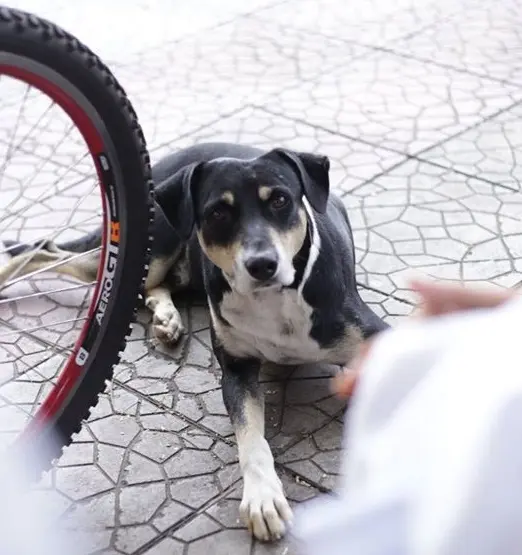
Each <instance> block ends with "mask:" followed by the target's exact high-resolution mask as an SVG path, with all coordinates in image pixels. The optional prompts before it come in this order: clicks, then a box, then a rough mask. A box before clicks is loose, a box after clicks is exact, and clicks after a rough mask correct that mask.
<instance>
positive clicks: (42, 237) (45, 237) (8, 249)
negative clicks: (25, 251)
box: [0, 213, 102, 254]
mask: <svg viewBox="0 0 522 555" xmlns="http://www.w3.org/2000/svg"><path fill="white" fill-rule="evenodd" d="M101 216H102V214H101V213H97V214H92V215H91V216H89V217H87V218H84V219H83V220H80V221H79V222H74V225H75V226H78V225H82V224H85V223H88V222H91V221H92V220H94V219H95V218H101ZM70 228H71V225H70V224H65V225H62V226H61V227H59V228H58V229H57V230H56V231H58V232H62V231H65V230H67V229H70ZM51 235H52V233H46V234H45V235H40V236H39V237H37V238H36V239H33V244H38V243H39V242H41V241H48V240H49V239H50V237H51ZM23 244H24V243H22V242H17V243H15V244H13V245H11V246H10V247H6V248H4V249H2V250H0V254H8V253H10V252H11V251H13V250H15V249H17V248H18V247H20V246H22V245H23Z"/></svg>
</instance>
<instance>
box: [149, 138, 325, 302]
mask: <svg viewBox="0 0 522 555" xmlns="http://www.w3.org/2000/svg"><path fill="white" fill-rule="evenodd" d="M329 167H330V164H329V160H328V158H327V157H325V156H319V155H315V154H307V153H297V152H293V151H289V150H285V149H274V150H271V151H270V152H268V153H266V154H263V155H262V156H259V157H257V158H253V159H250V160H238V159H235V158H218V159H215V160H212V161H210V162H200V163H195V164H192V165H190V166H187V167H185V168H183V169H182V170H180V171H179V172H178V173H177V174H176V175H174V176H173V178H172V180H169V181H171V182H170V183H169V186H168V187H166V186H165V185H166V184H165V185H163V186H162V189H163V190H164V191H167V190H168V189H170V190H171V194H170V195H169V194H161V195H158V203H159V204H160V205H161V207H162V209H163V211H164V212H165V215H166V217H167V219H168V220H169V221H170V223H171V225H172V226H173V227H174V228H175V229H176V230H177V232H178V233H179V234H180V235H181V237H182V238H183V239H188V237H189V236H190V234H191V233H192V230H193V228H194V226H196V231H197V235H198V239H199V242H200V245H201V248H202V249H203V251H204V253H205V254H206V255H207V257H208V258H209V259H210V260H211V261H212V262H213V263H214V264H215V265H216V266H218V267H219V268H221V270H222V271H223V273H224V275H225V277H226V278H227V280H228V281H229V283H230V285H231V286H232V287H233V288H234V289H236V290H237V291H239V292H241V293H243V294H247V293H249V292H251V291H255V290H258V289H262V288H267V287H272V286H273V287H281V286H284V285H290V284H291V283H292V282H293V280H294V273H295V270H294V266H293V258H294V256H295V255H296V254H297V253H298V252H299V250H300V248H301V246H302V244H303V241H304V239H305V236H306V232H307V215H306V209H305V204H304V203H305V200H304V199H305V198H306V199H307V201H308V203H309V206H311V207H312V208H313V209H314V210H315V211H317V212H319V213H322V212H324V211H325V210H326V204H327V200H328V193H329V179H328V170H329ZM175 191H177V193H175Z"/></svg>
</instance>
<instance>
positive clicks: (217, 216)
mask: <svg viewBox="0 0 522 555" xmlns="http://www.w3.org/2000/svg"><path fill="white" fill-rule="evenodd" d="M209 216H210V218H211V219H212V220H216V221H221V220H224V219H226V218H227V217H228V211H227V210H226V209H225V208H223V207H221V206H216V207H215V208H214V209H213V210H212V211H211V212H210V214H209Z"/></svg>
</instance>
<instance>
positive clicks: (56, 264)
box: [0, 247, 101, 291]
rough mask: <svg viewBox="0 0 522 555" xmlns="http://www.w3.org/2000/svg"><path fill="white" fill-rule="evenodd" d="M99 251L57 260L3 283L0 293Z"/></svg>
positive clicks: (96, 249)
mask: <svg viewBox="0 0 522 555" xmlns="http://www.w3.org/2000/svg"><path fill="white" fill-rule="evenodd" d="M100 250H101V247H96V248H95V249H91V250H88V251H85V252H81V253H78V254H74V255H72V256H68V257H66V258H64V259H63V260H58V261H57V262H53V263H52V264H49V265H48V266H46V267H45V268H40V269H38V270H34V271H33V272H28V273H27V274H24V275H23V276H20V277H17V278H15V279H11V280H9V281H6V282H5V283H3V284H1V285H0V291H3V290H4V289H5V288H6V287H10V286H11V285H14V284H15V283H19V282H20V281H22V280H23V279H28V278H31V277H34V276H37V275H40V274H43V273H44V272H49V271H50V270H54V269H55V268H59V267H60V266H63V265H64V264H67V263H69V262H71V261H73V260H78V259H80V258H84V257H86V256H89V255H91V254H95V253H97V252H99V251H100ZM24 266H25V265H24Z"/></svg>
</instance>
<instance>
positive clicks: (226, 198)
mask: <svg viewBox="0 0 522 555" xmlns="http://www.w3.org/2000/svg"><path fill="white" fill-rule="evenodd" d="M221 198H222V199H223V200H224V201H225V202H226V203H227V204H230V205H232V204H234V195H233V193H232V192H231V191H225V192H224V193H223V194H222V195H221Z"/></svg>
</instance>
